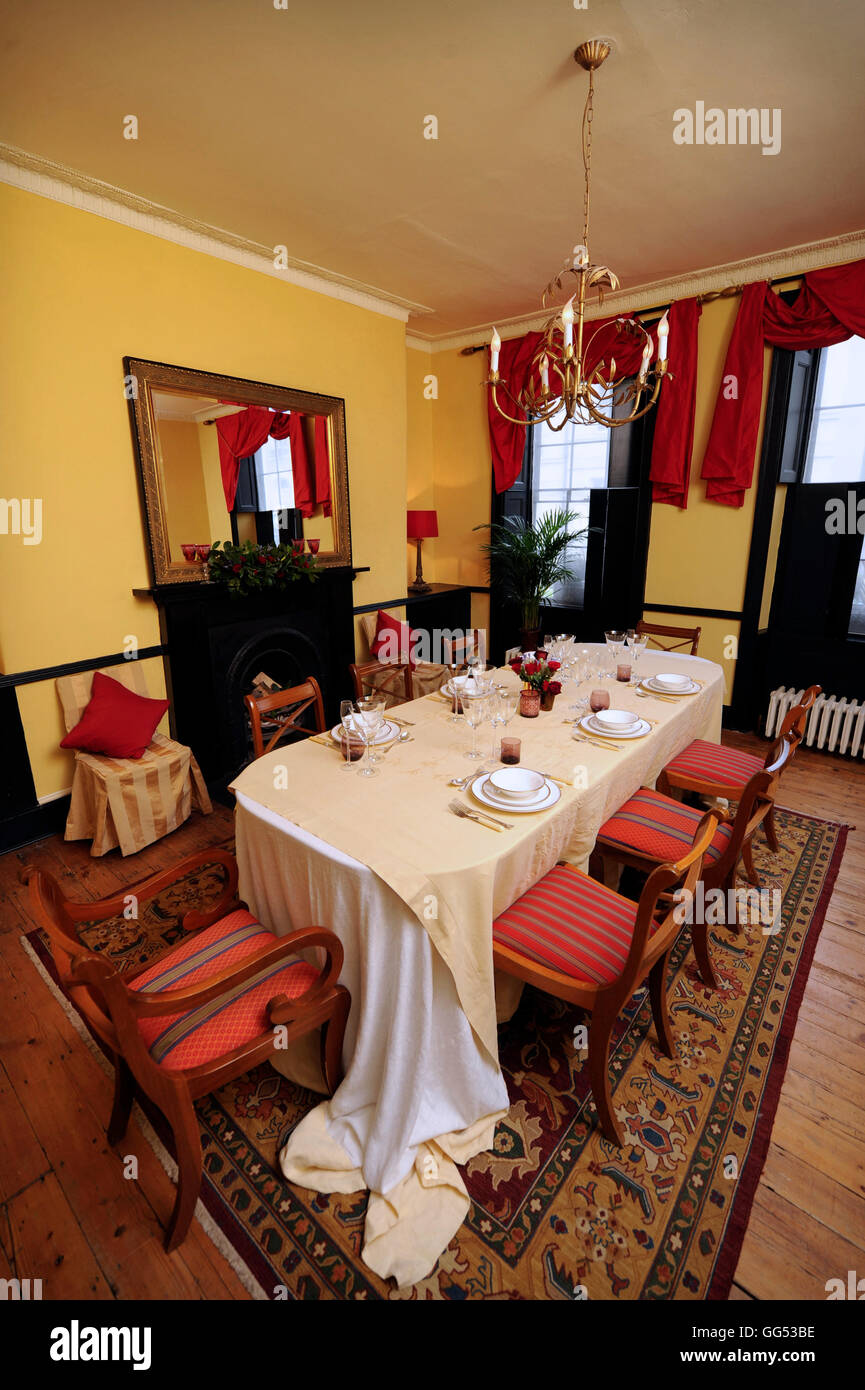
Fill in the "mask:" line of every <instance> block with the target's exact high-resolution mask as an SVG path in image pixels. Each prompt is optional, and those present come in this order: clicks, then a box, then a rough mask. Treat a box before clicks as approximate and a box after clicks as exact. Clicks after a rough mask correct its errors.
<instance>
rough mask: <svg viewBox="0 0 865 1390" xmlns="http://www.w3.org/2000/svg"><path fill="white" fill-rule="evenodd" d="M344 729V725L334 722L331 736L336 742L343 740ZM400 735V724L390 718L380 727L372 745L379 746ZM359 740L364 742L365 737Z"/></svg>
mask: <svg viewBox="0 0 865 1390" xmlns="http://www.w3.org/2000/svg"><path fill="white" fill-rule="evenodd" d="M342 731H343V730H342V725H341V724H334V726H333V728H332V729H331V731H330V736H331V738H332V739H333V741H334V743H341V741H342ZM398 737H399V725H398V724H392V723H391V722H390V720H389V719H386V720H385V722H384V724H382V726H381V728H380V729H379V731H378V733H377V734H376V736H375V739H374V740H373V745H372V746H373V748H377V747H378V746H379V745H380V744H382V743H391V742H392V741H393V739H395V738H398ZM358 742H359V743H363V739H359V740H358ZM363 746H364V747H366V744H364V745H363Z"/></svg>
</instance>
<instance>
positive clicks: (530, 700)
mask: <svg viewBox="0 0 865 1390" xmlns="http://www.w3.org/2000/svg"><path fill="white" fill-rule="evenodd" d="M540 708H541V692H540V691H539V690H521V691H520V714H521V715H522V716H523V718H524V719H537V717H538V713H539V711H540Z"/></svg>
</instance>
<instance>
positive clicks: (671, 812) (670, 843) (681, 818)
mask: <svg viewBox="0 0 865 1390" xmlns="http://www.w3.org/2000/svg"><path fill="white" fill-rule="evenodd" d="M702 818H703V817H702V813H701V812H700V811H693V810H692V809H691V807H690V806H683V805H682V803H681V801H674V800H673V799H672V797H669V796H662V795H661V793H660V792H655V791H649V790H643V791H638V792H637V793H636V795H634V796H632V797H631V798H630V800H629V801H626V802H625V804H624V806H620V807H619V809H618V811H616V813H615V815H612V816H610V819H609V820H608V821H605V822H604V824H603V825H602V826H601V828H600V830H599V831H598V843H599V844H600V845H601V847H602V848H603V847H604V846H606V845H610V846H612V847H613V848H618V849H625V850H630V851H631V852H632V853H634V854H642V855H644V856H645V857H646V858H647V859H656V860H657V861H658V862H659V863H663V864H667V863H675V861H676V860H677V859H681V858H682V856H683V855H684V854H686V853H687V851H688V850H689V849H690V848H691V846H692V845H693V843H694V835H695V833H696V830H697V826H698V825H699V823H700V821H701V820H702ZM732 833H733V831H732V827H731V826H729V825H719V826H718V829H717V830H716V831H715V835H714V838H713V840H712V843H711V844H710V846H709V848H708V850H707V851H706V862H708V863H710V864H712V863H714V862H715V860H717V859H718V858H719V857H720V856H721V855H722V854H723V852H724V850H725V849H726V848H727V844H728V841H729V839H730V836H731V835H732Z"/></svg>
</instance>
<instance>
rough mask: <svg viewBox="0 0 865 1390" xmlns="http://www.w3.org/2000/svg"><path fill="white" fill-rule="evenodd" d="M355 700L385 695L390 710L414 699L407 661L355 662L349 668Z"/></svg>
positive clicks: (410, 672) (410, 673)
mask: <svg viewBox="0 0 865 1390" xmlns="http://www.w3.org/2000/svg"><path fill="white" fill-rule="evenodd" d="M348 670H349V674H350V676H351V687H352V691H353V693H354V698H355V700H363V699H364V698H365V697H366V696H368V695H383V696H384V699H385V701H386V704H387V707H388V709H392V708H393V707H394V705H401V704H405V703H406V702H408V701H409V700H413V699H414V692H413V690H412V680H411V676H412V671H411V666H410V665H409V663H408V662H407V661H375V660H373V661H353V662H352V663H351V665H350V666H349V668H348Z"/></svg>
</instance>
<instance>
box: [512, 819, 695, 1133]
mask: <svg viewBox="0 0 865 1390" xmlns="http://www.w3.org/2000/svg"><path fill="white" fill-rule="evenodd" d="M717 825H718V818H717V816H716V815H715V814H714V813H713V812H711V811H707V812H706V814H705V816H703V818H702V820H700V821H699V824H698V826H697V829H696V832H695V834H694V837H693V843H692V844H691V845H690V846H689V847H688V849H687V851H686V853H684V854H683V855H682V857H681V858H680V859H678V860H677V861H676V862H675V863H669V864H661V865H659V866H658V867H657V868H655V869H654V870H653V872H652V873H651V874H650V875H649V878H648V880H647V881H646V884H645V886H644V888H643V891H642V893H641V894H640V900H639V902H638V903H635V902H632V900H631V899H630V898H625V897H623V896H622V895H621V894H620V893H615V892H613V890H612V888H607V887H605V886H604V884H602V883H598V882H596V880H595V879H594V878H591V877H590V876H589V875H588V874H585V873H583V872H582V871H581V870H580V869H574V868H572V867H571V866H570V865H568V864H559V865H557V866H556V868H554V869H551V870H550V872H549V873H548V874H545V875H544V877H543V878H542V879H541V880H540V882H538V883H536V884H535V886H534V888H530V889H529V891H528V892H527V893H524V894H523V896H522V897H521V898H518V899H517V901H516V902H515V903H514V904H513V906H512V907H509V908H508V909H507V911H506V912H503V913H502V914H501V916H500V917H497V918H496V920H495V922H494V923H493V963H494V965H495V966H496V968H497V969H498V970H502V971H504V972H505V973H506V974H508V975H515V976H516V977H517V978H518V979H520V980H525V981H526V983H527V984H530V985H534V986H535V987H536V988H537V989H541V990H544V991H545V992H546V993H547V994H553V995H555V996H556V998H557V999H564V1000H566V1001H567V1002H568V1003H571V1004H578V1005H579V1006H580V1007H581V1008H583V1009H586V1010H587V1011H588V1012H590V1013H591V1016H592V1018H591V1024H590V1027H589V1077H590V1080H591V1086H592V1094H593V1096H594V1099H595V1105H596V1106H597V1109H598V1117H599V1119H600V1124H601V1129H602V1130H603V1132H604V1134H605V1135H606V1137H607V1138H608V1139H609V1140H611V1141H612V1143H614V1144H618V1145H620V1146H621V1144H622V1133H621V1130H620V1128H619V1125H618V1123H617V1121H616V1117H615V1114H614V1112H613V1106H612V1097H611V1093H610V1070H609V1047H610V1037H611V1035H612V1032H613V1027H614V1025H615V1022H616V1018H617V1017H618V1014H619V1012H620V1010H621V1009H622V1007H623V1006H624V1005H625V1004H626V1003H627V1001H628V1000H629V999H630V997H631V995H632V994H633V992H634V990H635V989H636V988H637V986H638V985H639V984H641V983H642V981H643V980H644V979H645V978H646V976H648V977H649V993H650V996H651V1001H652V1016H653V1018H654V1021H655V1031H656V1032H657V1035H658V1042H659V1044H660V1047H661V1050H662V1052H663V1053H664V1054H665V1056H667V1057H672V1055H673V1041H672V1035H671V1032H670V1023H669V1017H668V1014H667V999H666V974H667V961H668V958H669V954H670V951H671V950H672V947H673V945H674V943H675V941H676V938H677V937H678V935H679V932H680V931H681V925H680V923H679V922H678V921H677V920H676V917H675V916H674V913H675V908H676V906H677V905H676V904H675V903H673V901H672V900H671V899H670V897H669V895H670V894H671V892H672V890H673V889H674V888H677V887H683V888H685V889H687V890H688V891H689V892H693V891H694V889H695V887H696V884H697V880H698V879H699V876H700V871H701V866H702V862H703V855H704V854H705V853H706V851H707V850H708V848H709V846H710V845H711V843H712V839H713V836H714V834H715V831H716V828H717ZM659 905H660V908H659ZM658 909H659V910H658Z"/></svg>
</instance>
